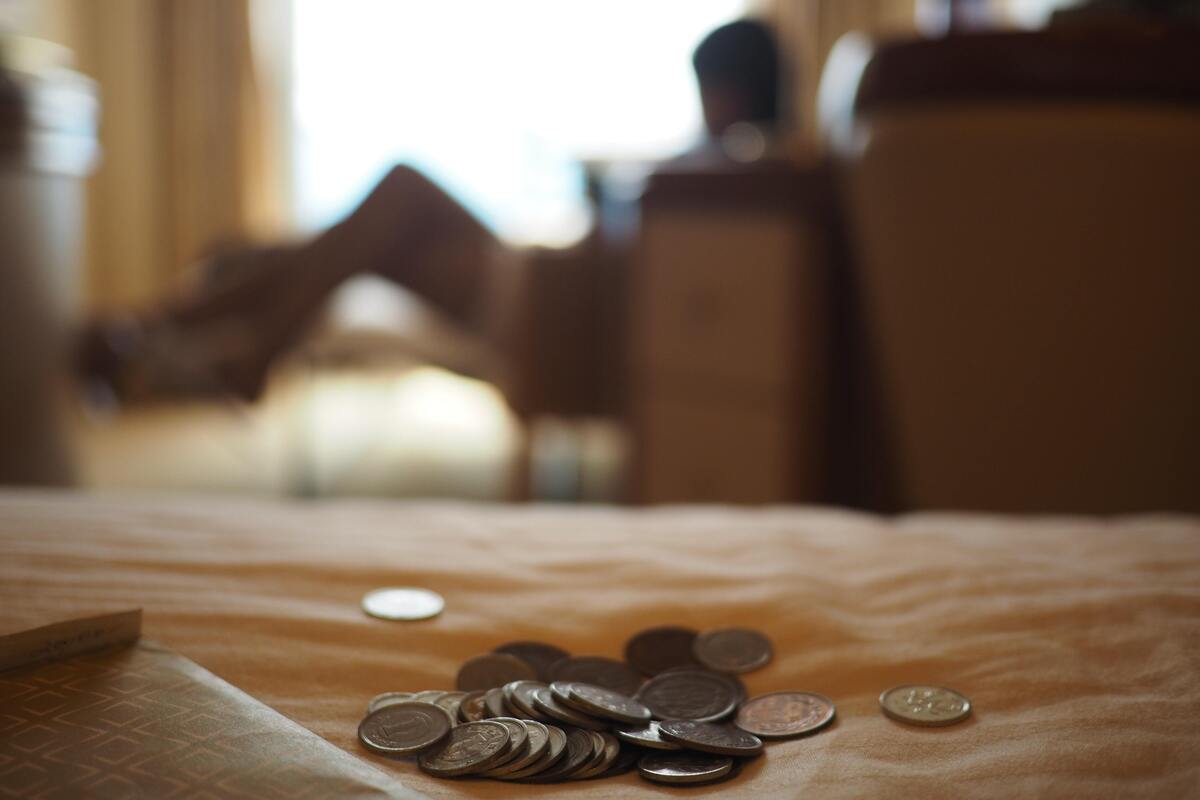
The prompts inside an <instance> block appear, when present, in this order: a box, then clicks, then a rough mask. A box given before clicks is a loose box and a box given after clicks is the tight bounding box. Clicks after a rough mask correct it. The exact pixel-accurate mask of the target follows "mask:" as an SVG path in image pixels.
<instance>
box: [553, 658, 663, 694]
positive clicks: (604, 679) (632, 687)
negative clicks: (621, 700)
mask: <svg viewBox="0 0 1200 800" xmlns="http://www.w3.org/2000/svg"><path fill="white" fill-rule="evenodd" d="M550 676H551V679H552V681H575V682H578V683H590V684H592V685H593V686H603V687H604V688H605V689H612V690H613V691H614V692H620V693H621V694H627V695H629V696H630V697H633V696H634V694H635V693H636V692H637V690H638V687H639V686H641V685H642V676H641V675H639V674H638V673H637V672H636V671H635V670H634V669H633V668H632V667H630V666H629V665H628V664H626V663H625V662H623V661H617V660H616V659H612V658H605V657H604V656H571V657H570V658H564V659H563V660H562V661H559V662H558V663H557V664H555V665H554V666H553V667H552V668H551V670H550Z"/></svg>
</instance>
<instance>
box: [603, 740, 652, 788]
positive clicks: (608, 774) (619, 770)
mask: <svg viewBox="0 0 1200 800" xmlns="http://www.w3.org/2000/svg"><path fill="white" fill-rule="evenodd" d="M643 755H645V751H644V750H641V749H639V748H637V747H622V748H620V750H618V751H617V760H616V761H614V762H613V763H612V766H610V767H609V768H608V769H606V770H604V772H601V773H600V774H599V775H597V776H596V780H604V779H605V778H615V777H616V776H618V775H624V774H625V773H626V772H629V770H631V769H633V768H634V767H636V766H637V762H638V759H640V758H641V757H642V756H643Z"/></svg>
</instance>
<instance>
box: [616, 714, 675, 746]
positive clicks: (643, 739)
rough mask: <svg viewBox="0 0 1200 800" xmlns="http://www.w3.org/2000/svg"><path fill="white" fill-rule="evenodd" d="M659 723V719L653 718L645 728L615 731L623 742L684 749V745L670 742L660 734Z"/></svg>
mask: <svg viewBox="0 0 1200 800" xmlns="http://www.w3.org/2000/svg"><path fill="white" fill-rule="evenodd" d="M659 725H660V723H659V722H658V720H651V721H650V723H649V724H648V725H646V726H645V727H643V728H617V729H616V730H614V731H613V733H614V734H616V736H617V738H618V739H620V740H621V741H623V742H629V743H630V744H636V745H638V746H639V747H648V748H650V749H651V750H682V749H683V747H682V745H678V744H675V743H674V742H669V741H667V740H666V739H664V738H662V736H660V735H659V733H658V728H659Z"/></svg>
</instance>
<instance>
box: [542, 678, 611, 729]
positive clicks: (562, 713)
mask: <svg viewBox="0 0 1200 800" xmlns="http://www.w3.org/2000/svg"><path fill="white" fill-rule="evenodd" d="M550 685H551V686H553V685H554V684H550ZM533 705H534V707H535V708H536V709H537V710H538V711H541V712H542V713H543V714H545V715H546V716H548V717H550V718H551V719H553V720H556V721H557V722H560V723H563V724H564V725H573V726H575V727H576V728H585V729H587V730H591V731H606V730H608V722H607V721H606V720H602V719H597V718H596V717H593V716H590V715H588V714H585V713H583V712H582V711H577V710H575V709H574V708H571V707H570V706H567V705H564V704H562V703H560V702H558V700H557V699H555V697H554V693H553V692H552V691H551V690H550V689H534V690H533Z"/></svg>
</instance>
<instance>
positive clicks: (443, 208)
mask: <svg viewBox="0 0 1200 800" xmlns="http://www.w3.org/2000/svg"><path fill="white" fill-rule="evenodd" d="M693 67H694V69H695V73H696V78H697V84H698V87H699V92H700V100H701V107H702V110H703V114H704V122H705V129H706V134H707V135H706V137H705V139H704V140H703V142H702V143H701V144H700V145H698V146H697V147H695V148H694V149H693V150H691V151H689V152H687V153H684V154H681V156H679V157H678V158H676V159H673V160H672V161H671V162H669V163H671V164H672V165H675V166H707V165H715V164H719V163H721V162H723V161H727V160H728V158H729V156H728V155H727V154H730V153H732V154H733V155H734V156H735V157H738V153H739V152H740V151H744V150H745V149H746V148H747V142H749V148H750V149H751V150H754V151H755V152H756V153H757V154H759V155H761V154H762V153H763V152H765V151H766V150H767V149H768V145H769V143H770V142H771V141H773V139H774V138H775V135H776V132H777V130H778V128H779V122H780V119H781V114H780V107H779V95H780V78H781V73H782V70H781V67H780V58H779V53H778V48H777V46H776V43H775V37H774V34H773V33H772V32H771V30H770V29H769V28H768V27H766V26H765V25H763V24H762V23H759V22H755V21H751V20H740V21H737V22H732V23H729V24H727V25H723V26H721V27H719V28H717V29H716V30H714V31H712V32H711V33H710V34H709V35H708V36H706V37H705V39H704V40H703V41H702V42H701V43H700V45H699V46H698V47H697V49H696V51H695V53H694V57H693ZM723 137H725V138H727V139H728V140H729V141H727V142H726V144H725V146H723V145H722V140H723ZM730 142H732V149H731V147H730V146H729V144H730ZM501 248H502V245H501V244H500V242H499V241H498V240H497V239H496V237H495V236H494V235H493V234H492V232H491V231H489V230H488V229H487V228H486V227H485V226H484V225H483V224H481V223H480V222H479V221H478V220H477V219H475V218H474V217H473V216H472V215H471V214H470V213H469V212H468V211H467V210H466V209H465V208H463V207H462V206H461V205H460V204H459V203H458V202H457V201H455V200H454V199H453V198H452V197H450V195H448V194H447V193H446V192H445V191H443V190H442V189H441V188H440V187H439V186H437V185H436V184H435V183H433V182H432V181H430V180H429V179H428V178H426V177H425V176H424V175H422V174H421V173H420V172H418V171H416V170H414V169H412V168H410V167H406V166H397V167H394V168H393V169H392V170H391V171H389V172H388V173H387V175H385V176H384V178H383V179H382V180H381V181H380V182H379V183H378V184H377V185H376V186H375V187H374V188H373V189H372V190H371V192H370V193H369V194H368V195H367V196H366V198H365V199H364V200H363V201H362V202H361V203H360V204H359V205H358V206H357V207H356V208H355V209H354V210H353V211H352V212H351V213H350V214H349V215H348V216H347V217H346V218H345V219H343V220H342V221H340V222H338V223H337V224H335V225H334V226H332V227H331V228H329V229H328V230H326V231H325V232H323V233H321V234H320V235H318V236H317V237H316V238H314V239H312V240H311V241H308V242H305V243H302V244H298V245H281V246H277V247H270V248H256V249H246V250H242V251H237V252H230V253H226V254H223V255H218V256H215V257H213V258H212V259H209V260H208V261H207V262H205V263H204V264H202V265H201V266H200V267H199V268H198V269H197V270H196V271H195V272H194V274H193V275H192V276H190V279H189V280H188V281H187V283H186V285H185V286H183V287H181V289H180V291H179V292H178V293H176V294H175V295H174V296H172V297H170V298H168V299H167V300H166V301H165V302H163V303H162V304H161V306H159V307H157V308H154V309H151V310H148V311H146V312H144V313H141V314H137V315H131V316H128V317H125V318H121V319H108V320H102V321H99V322H97V323H95V324H93V325H91V326H89V327H88V328H87V330H86V331H85V333H84V335H83V336H82V338H81V346H80V351H79V359H78V366H79V370H80V372H81V373H82V375H83V377H84V379H85V380H86V381H87V382H89V383H90V384H92V385H96V384H100V385H103V386H104V387H106V388H107V389H108V390H111V393H112V394H114V395H115V396H116V397H117V398H118V399H131V398H136V397H138V396H145V395H149V394H164V393H165V394H171V393H175V394H179V393H197V392H204V393H215V392H219V393H226V394H232V395H234V396H237V397H240V398H243V399H247V400H252V399H255V398H257V397H258V396H259V395H260V394H261V393H262V391H263V389H264V386H265V383H266V379H267V375H268V373H269V370H270V368H271V365H272V364H273V363H274V362H275V361H276V360H277V359H278V358H279V357H280V356H281V355H283V354H284V353H286V352H287V351H288V350H290V349H291V348H292V347H293V346H295V345H296V344H297V343H298V342H299V340H300V339H301V338H302V337H303V336H304V334H305V333H306V332H307V331H308V330H309V328H310V327H311V325H312V323H313V322H314V321H315V319H316V317H317V316H318V314H319V313H320V311H321V309H322V307H323V306H324V304H325V301H326V300H327V299H328V297H329V295H330V293H331V292H332V291H333V290H334V289H336V288H337V287H338V286H339V285H340V284H342V283H343V282H344V281H346V280H348V279H349V278H351V277H354V276H356V275H362V274H375V275H380V276H382V277H385V278H388V279H389V280H392V281H394V282H396V283H397V284H399V285H400V286H402V287H404V288H405V289H408V290H410V291H412V292H414V293H415V294H417V295H418V296H420V297H421V298H422V299H424V300H425V301H427V302H429V303H430V304H431V305H433V306H434V307H435V308H437V309H438V310H439V311H441V312H443V313H444V314H446V315H447V316H448V317H449V318H450V319H452V320H454V321H455V322H457V323H458V324H460V325H462V326H464V327H466V328H467V329H468V330H470V331H473V332H476V333H478V334H481V335H483V336H484V337H485V338H486V339H487V340H489V341H490V342H491V343H492V344H493V345H494V346H495V348H496V349H497V350H498V351H499V352H502V353H503V352H504V351H505V349H506V348H505V343H504V341H503V338H504V337H503V325H504V320H505V313H506V304H507V300H506V298H507V295H508V294H509V293H508V292H507V291H506V290H505V286H504V282H505V276H504V274H503V273H504V272H505V270H504V268H503V259H502V258H498V257H497V256H498V251H499V250H500V249H501Z"/></svg>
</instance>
